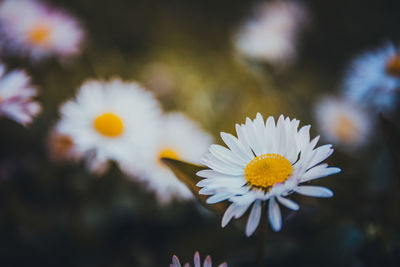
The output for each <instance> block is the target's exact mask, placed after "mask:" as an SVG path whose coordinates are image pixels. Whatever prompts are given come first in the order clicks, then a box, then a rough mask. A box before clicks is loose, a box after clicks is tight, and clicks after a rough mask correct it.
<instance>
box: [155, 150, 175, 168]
mask: <svg viewBox="0 0 400 267" xmlns="http://www.w3.org/2000/svg"><path fill="white" fill-rule="evenodd" d="M162 158H169V159H179V154H178V152H176V150H174V149H171V148H164V149H162V150H160V153H158V158H157V162H158V164H159V166H160V167H165V165H164V163H163V162H162V161H161V159H162Z"/></svg>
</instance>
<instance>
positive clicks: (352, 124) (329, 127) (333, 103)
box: [315, 97, 372, 149]
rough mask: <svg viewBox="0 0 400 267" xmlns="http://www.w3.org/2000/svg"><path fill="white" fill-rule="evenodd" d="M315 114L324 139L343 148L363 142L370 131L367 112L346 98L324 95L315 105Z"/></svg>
mask: <svg viewBox="0 0 400 267" xmlns="http://www.w3.org/2000/svg"><path fill="white" fill-rule="evenodd" d="M315 116H316V118H317V121H318V125H319V127H320V129H321V131H322V133H323V135H324V137H325V138H326V140H328V141H329V142H332V143H334V144H338V145H343V147H344V148H348V149H351V148H356V147H359V146H360V145H362V144H364V143H365V142H366V141H367V138H368V136H369V133H370V131H371V124H372V120H371V117H370V116H368V113H366V111H364V110H363V109H362V108H361V107H358V106H357V105H355V104H354V103H351V102H349V101H347V100H346V99H339V98H333V97H326V98H325V99H323V100H322V101H320V102H319V104H318V105H317V106H316V109H315Z"/></svg>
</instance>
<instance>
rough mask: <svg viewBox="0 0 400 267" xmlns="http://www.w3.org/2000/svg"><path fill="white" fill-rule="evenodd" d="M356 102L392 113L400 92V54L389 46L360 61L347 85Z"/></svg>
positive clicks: (392, 46) (355, 61) (350, 71)
mask: <svg viewBox="0 0 400 267" xmlns="http://www.w3.org/2000/svg"><path fill="white" fill-rule="evenodd" d="M343 90H344V93H345V94H346V95H347V96H348V97H349V99H351V100H352V101H354V102H356V103H358V104H359V105H363V106H371V107H374V108H376V109H377V110H379V111H385V110H390V109H392V108H393V107H394V106H395V105H396V103H397V101H398V93H399V90H400V51H399V49H398V48H396V47H395V46H394V45H393V44H391V43H389V44H386V45H385V46H383V47H382V48H380V49H378V50H376V51H369V52H366V53H364V54H363V55H361V56H359V57H358V58H356V59H355V60H354V61H353V63H352V64H351V67H350V69H349V71H348V74H347V76H346V79H345V81H344V85H343Z"/></svg>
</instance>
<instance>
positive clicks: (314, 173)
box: [301, 164, 341, 182]
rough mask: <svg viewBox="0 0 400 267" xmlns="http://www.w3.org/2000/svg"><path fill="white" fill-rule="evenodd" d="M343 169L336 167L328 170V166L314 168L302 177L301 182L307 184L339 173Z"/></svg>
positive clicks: (321, 165) (322, 165)
mask: <svg viewBox="0 0 400 267" xmlns="http://www.w3.org/2000/svg"><path fill="white" fill-rule="evenodd" d="M340 171H341V169H339V168H336V167H330V168H328V165H327V164H320V165H318V166H315V167H314V168H312V169H310V170H308V171H307V172H306V173H305V174H304V175H303V176H302V177H301V182H307V181H311V180H314V179H318V178H322V177H325V176H328V175H332V174H335V173H339V172H340Z"/></svg>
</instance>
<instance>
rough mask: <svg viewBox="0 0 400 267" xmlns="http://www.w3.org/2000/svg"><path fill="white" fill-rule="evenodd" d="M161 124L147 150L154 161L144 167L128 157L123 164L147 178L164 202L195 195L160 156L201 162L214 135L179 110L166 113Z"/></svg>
mask: <svg viewBox="0 0 400 267" xmlns="http://www.w3.org/2000/svg"><path fill="white" fill-rule="evenodd" d="M160 127H161V128H160V129H162V130H161V131H162V132H161V134H160V136H159V137H158V139H156V140H154V146H152V147H151V148H149V149H148V150H147V152H148V153H151V154H152V156H151V161H149V162H145V161H142V164H141V168H137V166H135V165H134V164H131V163H130V161H128V162H126V163H125V164H123V166H122V168H123V170H124V171H125V172H126V173H127V174H129V175H131V176H134V177H135V178H137V179H140V180H141V181H143V182H145V183H146V184H147V186H148V188H149V189H150V190H152V191H154V192H155V194H156V196H157V199H158V200H159V201H160V203H162V204H167V203H169V202H171V201H172V200H173V199H174V198H177V199H181V200H185V199H192V198H193V194H192V193H191V192H190V190H189V189H188V188H187V186H186V185H185V184H183V183H182V182H181V181H179V180H178V179H177V178H176V177H175V175H174V174H173V173H172V172H171V170H170V169H169V168H168V167H167V166H165V165H164V164H163V163H162V162H161V158H163V157H166V158H172V159H179V160H184V161H189V162H194V163H199V162H200V159H201V157H202V156H203V155H204V154H205V153H206V152H207V149H208V146H209V145H210V144H211V141H212V139H211V137H210V135H208V134H207V133H205V132H204V131H203V130H202V129H201V128H200V127H199V126H198V125H197V124H196V123H195V122H193V121H192V120H190V119H189V118H187V117H186V116H184V115H183V114H180V113H170V114H167V115H164V116H163V119H162V122H161V125H160Z"/></svg>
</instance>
